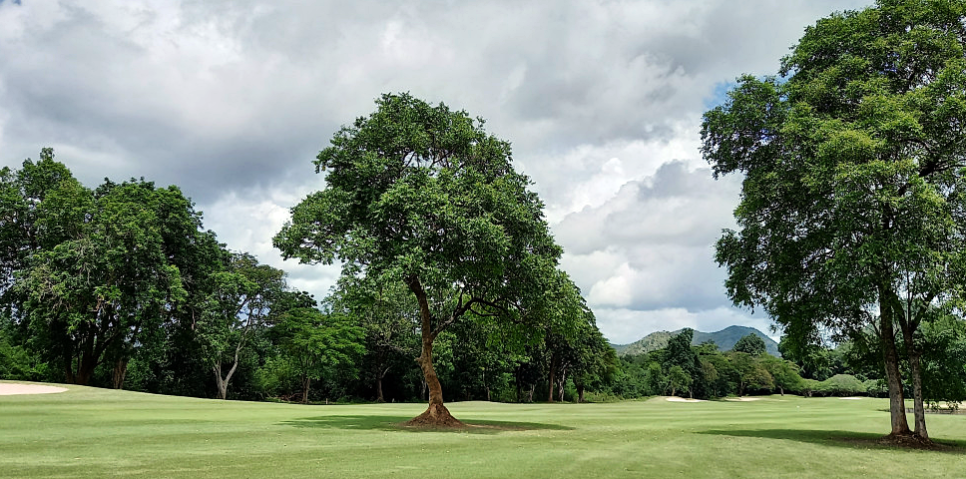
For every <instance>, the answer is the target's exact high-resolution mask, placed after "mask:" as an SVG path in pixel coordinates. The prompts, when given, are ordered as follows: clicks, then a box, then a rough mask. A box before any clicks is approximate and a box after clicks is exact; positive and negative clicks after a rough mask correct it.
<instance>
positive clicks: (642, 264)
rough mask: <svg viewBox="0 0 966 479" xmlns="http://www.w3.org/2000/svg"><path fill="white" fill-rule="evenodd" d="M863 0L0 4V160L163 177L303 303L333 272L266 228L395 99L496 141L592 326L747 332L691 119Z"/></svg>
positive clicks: (696, 125) (727, 187) (729, 201)
mask: <svg viewBox="0 0 966 479" xmlns="http://www.w3.org/2000/svg"><path fill="white" fill-rule="evenodd" d="M868 3H870V2H869V1H855V0H844V1H843V0H834V1H833V0H781V1H777V0H749V1H743V2H735V1H726V0H683V1H682V0H679V1H673V0H641V1H616V0H615V1H610V0H597V1H582V2H580V1H562V0H546V1H529V2H520V1H485V2H470V1H462V2H461V1H455V0H412V1H400V2H389V1H383V2H376V1H365V0H361V1H351V2H336V1H329V2H302V1H297V0H296V1H289V0H276V1H273V2H254V1H245V0H233V1H219V0H196V1H190V0H189V1H172V0H136V1H135V0H117V1H107V0H105V1H88V2H71V1H66V0H64V1H54V0H21V1H14V0H5V1H4V0H0V165H9V166H17V165H19V164H20V162H21V161H22V160H23V159H25V158H28V157H32V158H36V157H37V155H38V152H39V151H40V148H41V147H44V146H51V147H53V148H54V149H55V153H56V155H57V159H58V160H60V161H63V162H65V163H66V164H67V165H68V166H69V167H70V168H71V169H72V170H73V171H74V172H75V174H76V175H77V176H78V177H80V178H81V179H82V180H83V181H84V182H85V183H87V184H88V185H89V186H94V185H96V184H98V183H99V182H100V181H101V180H102V179H103V178H104V177H110V178H112V179H115V180H122V179H125V178H130V177H142V176H143V177H145V178H147V179H150V180H154V181H156V182H157V183H159V184H163V185H167V184H177V185H179V186H181V187H182V189H183V190H184V191H185V193H186V194H187V195H188V196H190V197H192V198H193V199H194V200H195V202H196V203H197V204H198V207H199V209H201V210H202V211H204V213H205V224H206V226H207V227H208V228H211V229H213V230H214V231H216V232H217V233H218V235H219V237H220V239H221V240H222V241H224V242H225V243H227V244H228V246H229V247H231V248H232V249H237V250H244V251H249V252H251V253H254V254H255V255H257V256H258V257H259V259H260V260H261V261H263V262H266V263H269V264H272V265H275V266H278V267H281V268H283V269H285V270H286V271H288V272H289V277H290V282H291V283H292V284H293V285H294V286H296V287H299V288H302V289H305V290H308V291H311V292H313V293H315V294H316V296H317V297H322V296H324V295H325V294H326V292H327V290H328V288H329V287H330V286H331V284H332V283H333V282H334V280H335V278H336V276H337V275H338V268H335V267H322V266H300V265H297V264H295V262H291V261H290V262H283V261H282V260H281V258H280V257H279V255H278V253H277V252H276V251H275V250H274V249H273V248H272V245H271V237H272V236H273V235H274V234H275V232H277V231H278V230H279V228H280V227H281V226H282V224H283V223H284V222H285V220H286V218H287V216H288V209H289V208H290V207H292V206H293V205H294V204H296V203H297V202H298V201H299V200H300V199H301V198H302V197H303V196H305V195H306V194H307V193H308V192H310V191H313V190H317V189H320V188H322V187H323V183H322V180H321V178H320V177H318V176H316V175H315V174H314V172H313V171H314V170H313V166H312V165H311V160H312V159H313V158H314V157H315V155H316V154H317V153H318V151H319V150H320V149H321V148H323V147H325V146H326V144H327V142H328V140H329V138H331V136H332V134H333V133H334V132H335V130H336V129H337V128H338V127H339V126H340V125H342V124H345V123H349V122H351V121H352V120H353V119H354V118H355V117H357V116H361V115H365V114H368V113H369V112H370V111H372V110H373V108H374V105H373V100H374V99H375V98H376V97H377V96H379V94H380V93H383V92H402V91H409V92H412V93H413V94H414V95H416V96H418V97H421V98H423V99H426V100H428V101H431V102H438V101H443V102H445V103H446V104H448V105H449V106H451V107H455V108H461V109H465V110H467V111H468V112H470V114H472V115H473V116H481V117H484V118H486V119H487V125H488V129H489V130H490V131H491V132H493V133H495V134H496V135H497V136H500V137H501V138H504V139H507V140H509V141H511V142H512V143H513V145H514V158H515V161H516V163H517V165H518V167H519V168H520V169H521V170H523V171H524V172H526V173H527V174H528V175H530V177H531V178H532V179H533V181H534V183H535V186H534V188H535V189H536V190H537V191H538V192H539V193H540V195H541V197H542V198H543V200H544V201H545V202H546V204H547V215H548V218H549V220H550V222H551V225H552V228H553V230H554V232H555V234H556V237H557V239H558V241H559V242H560V243H561V244H562V245H563V247H564V249H565V251H566V253H565V255H564V257H563V261H562V264H563V267H564V269H566V270H567V271H568V272H569V273H570V274H571V276H572V277H573V278H574V279H575V281H576V282H577V283H578V285H579V286H580V287H581V289H582V290H583V292H584V295H585V296H586V298H587V299H588V301H589V304H590V305H591V306H592V308H593V309H594V312H595V313H596V315H597V318H598V324H599V326H600V328H601V330H602V331H603V332H604V334H605V335H606V336H607V337H608V338H609V339H610V340H611V341H613V342H617V343H627V342H631V341H634V340H637V339H639V338H640V337H642V336H644V335H645V334H647V333H650V332H652V331H656V330H673V329H677V328H680V327H685V326H688V327H693V328H695V329H698V330H703V331H714V330H718V329H721V328H722V327H725V326H728V325H731V324H743V325H748V326H755V327H758V328H759V329H762V330H763V331H766V332H768V330H767V328H768V327H769V325H770V324H771V323H770V321H769V320H768V318H767V317H765V316H764V315H763V314H762V313H760V312H759V313H757V314H754V315H752V314H750V313H749V312H748V311H744V310H738V309H735V308H733V307H732V306H731V304H730V301H729V300H728V299H727V297H726V296H725V293H724V288H723V286H722V282H723V280H724V277H725V274H724V271H723V270H720V269H719V268H718V267H717V266H716V264H715V263H714V261H713V259H712V258H713V243H714V241H715V240H716V239H717V237H718V236H719V235H720V231H721V229H722V228H727V227H730V226H732V225H733V224H734V222H733V219H732V215H731V213H732V210H733V208H734V206H735V204H736V203H737V199H738V193H739V190H740V180H739V179H737V178H724V179H721V180H718V181H715V180H714V179H713V178H712V177H711V173H710V171H709V169H708V167H707V164H706V163H705V162H704V161H703V160H702V159H701V155H700V153H699V151H698V147H699V144H700V137H699V131H700V122H701V115H702V113H703V112H704V111H705V110H707V109H708V108H709V107H710V106H713V105H715V104H717V103H718V102H720V101H721V98H722V96H723V92H724V91H726V89H727V86H728V85H729V83H730V82H732V81H734V79H735V77H737V76H738V75H740V74H742V73H750V74H754V75H766V74H774V73H775V72H776V70H777V68H778V61H779V59H780V58H781V56H782V55H784V54H785V53H786V52H787V51H788V48H789V47H790V46H791V45H792V44H793V43H794V42H795V41H796V40H797V39H798V38H799V37H800V36H801V34H802V31H803V29H804V28H805V26H807V25H809V24H812V23H814V22H815V20H817V19H818V18H821V17H823V16H825V15H828V14H829V13H831V12H832V11H835V10H841V9H850V8H861V7H863V6H865V5H867V4H868ZM770 334H772V335H775V333H770Z"/></svg>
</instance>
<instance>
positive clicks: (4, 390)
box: [0, 383, 67, 396]
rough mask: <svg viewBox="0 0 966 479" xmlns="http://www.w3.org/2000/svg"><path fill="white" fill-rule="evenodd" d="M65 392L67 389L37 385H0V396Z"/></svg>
mask: <svg viewBox="0 0 966 479" xmlns="http://www.w3.org/2000/svg"><path fill="white" fill-rule="evenodd" d="M66 390H67V388H60V387H57V386H41V385H39V384H12V383H0V396H12V395H14V394H52V393H62V392H64V391H66Z"/></svg>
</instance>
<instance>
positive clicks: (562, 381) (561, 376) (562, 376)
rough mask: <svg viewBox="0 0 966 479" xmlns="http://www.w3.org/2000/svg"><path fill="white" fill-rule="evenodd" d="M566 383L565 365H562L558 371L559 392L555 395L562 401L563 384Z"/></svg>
mask: <svg viewBox="0 0 966 479" xmlns="http://www.w3.org/2000/svg"><path fill="white" fill-rule="evenodd" d="M566 383H567V366H564V367H563V370H562V371H561V372H560V387H559V388H558V392H559V394H558V396H557V397H559V398H560V402H564V384H566Z"/></svg>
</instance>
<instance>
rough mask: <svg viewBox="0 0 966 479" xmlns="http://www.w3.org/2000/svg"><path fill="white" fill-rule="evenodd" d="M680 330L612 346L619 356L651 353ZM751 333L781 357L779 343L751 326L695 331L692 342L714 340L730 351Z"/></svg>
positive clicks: (696, 343)
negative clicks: (706, 331)
mask: <svg viewBox="0 0 966 479" xmlns="http://www.w3.org/2000/svg"><path fill="white" fill-rule="evenodd" d="M680 332H681V330H680V329H679V330H677V331H671V332H667V331H656V332H653V333H651V334H648V335H647V336H644V337H643V338H641V339H640V340H638V341H635V342H633V343H631V344H611V346H613V347H614V349H615V350H616V351H617V355H618V356H627V355H630V354H644V353H649V352H651V351H655V350H658V349H663V348H666V347H667V342H668V340H670V339H671V337H672V336H676V335H677V334H678V333H680ZM749 334H755V335H758V336H759V337H761V339H762V340H764V341H765V349H766V350H767V351H768V354H771V355H772V356H778V357H781V355H780V354H779V353H778V343H776V342H775V340H774V339H771V338H769V337H768V336H767V335H766V334H765V333H763V332H761V331H759V330H757V329H755V328H749V327H747V326H728V327H727V328H724V329H722V330H721V331H715V332H713V333H705V332H701V331H695V332H694V338H692V339H691V344H692V345H694V346H697V345H699V344H701V343H703V342H705V341H714V344H716V345H717V346H718V350H719V351H730V350H731V348H733V347H734V346H735V343H737V342H738V340H739V339H741V338H742V337H743V336H747V335H749Z"/></svg>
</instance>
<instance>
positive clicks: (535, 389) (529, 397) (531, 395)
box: [527, 383, 537, 403]
mask: <svg viewBox="0 0 966 479" xmlns="http://www.w3.org/2000/svg"><path fill="white" fill-rule="evenodd" d="M536 391H537V385H536V383H534V384H531V385H530V394H529V395H528V397H527V402H530V403H532V402H533V393H534V392H536Z"/></svg>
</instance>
